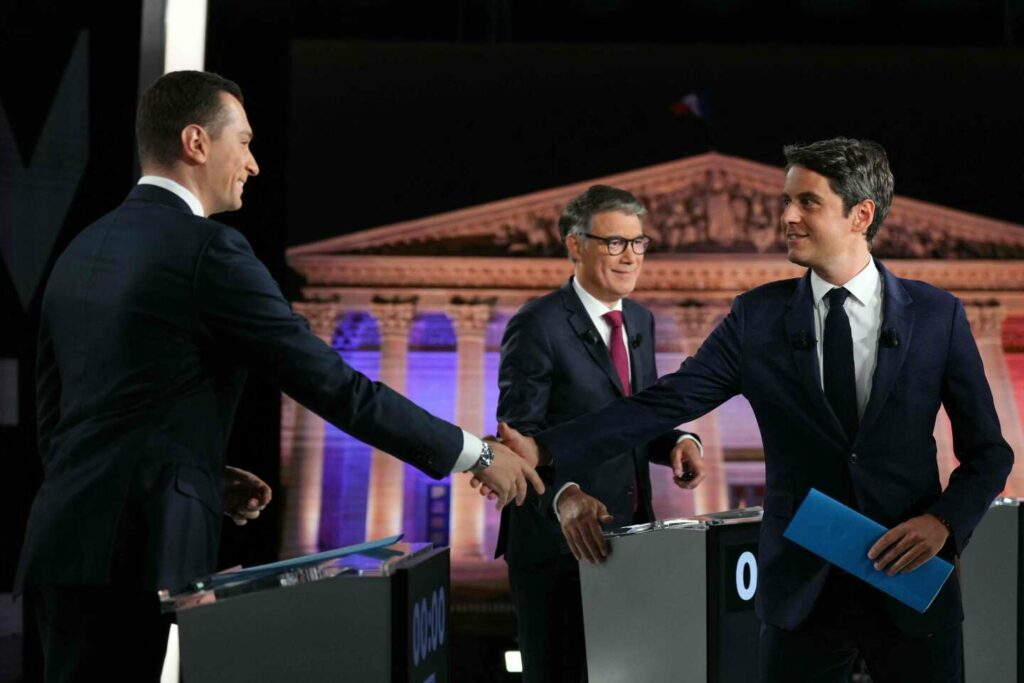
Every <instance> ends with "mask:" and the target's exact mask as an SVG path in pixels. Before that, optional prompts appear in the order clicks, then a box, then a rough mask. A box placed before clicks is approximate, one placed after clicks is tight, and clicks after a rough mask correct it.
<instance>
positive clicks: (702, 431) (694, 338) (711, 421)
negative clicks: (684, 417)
mask: <svg viewBox="0 0 1024 683" xmlns="http://www.w3.org/2000/svg"><path fill="white" fill-rule="evenodd" d="M727 312H728V308H727V307H725V306H720V305H716V304H712V305H708V304H704V303H694V304H686V305H683V306H679V307H678V308H677V309H676V310H675V311H674V313H675V317H676V326H677V327H678V328H679V332H680V343H681V345H682V351H683V353H685V354H687V355H693V354H694V353H696V352H697V349H698V348H699V347H700V345H701V344H702V343H704V340H705V339H707V337H708V335H709V334H711V331H712V330H713V329H714V328H715V324H716V323H717V322H718V319H719V318H720V317H721V316H723V315H724V314H725V313H727ZM687 431H691V432H696V433H697V434H699V435H700V438H701V443H702V444H703V446H704V471H705V473H706V475H707V478H706V479H705V480H704V481H703V482H701V484H700V486H698V487H697V489H696V490H695V491H694V511H695V512H696V514H698V515H701V514H705V513H708V512H720V511H722V510H728V509H729V493H728V489H727V487H726V476H725V457H724V455H723V453H722V437H721V430H720V429H719V424H718V415H717V414H716V413H715V412H714V411H712V412H710V413H708V414H707V415H705V416H704V417H701V418H698V419H697V420H695V421H693V422H692V423H690V424H688V425H687Z"/></svg>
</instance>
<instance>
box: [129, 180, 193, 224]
mask: <svg viewBox="0 0 1024 683" xmlns="http://www.w3.org/2000/svg"><path fill="white" fill-rule="evenodd" d="M139 185H156V186H157V187H162V188H163V189H165V190H167V191H168V192H172V193H174V194H176V195H177V196H178V198H179V199H181V201H183V202H185V203H186V204H188V208H190V209H192V213H194V214H195V215H197V216H203V217H204V218H205V217H206V211H205V210H204V209H203V203H202V202H201V201H199V197H197V196H195V195H194V194H192V191H191V190H189V189H188V188H187V187H185V186H184V185H182V184H181V183H179V182H177V181H175V180H171V179H170V178H165V177H163V176H160V175H144V176H142V177H141V178H139Z"/></svg>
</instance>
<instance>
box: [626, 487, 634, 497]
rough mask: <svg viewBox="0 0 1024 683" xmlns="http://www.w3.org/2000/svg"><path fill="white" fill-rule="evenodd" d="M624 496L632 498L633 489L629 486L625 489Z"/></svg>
mask: <svg viewBox="0 0 1024 683" xmlns="http://www.w3.org/2000/svg"><path fill="white" fill-rule="evenodd" d="M626 495H627V496H632V495H633V487H632V486H630V487H629V488H628V489H626Z"/></svg>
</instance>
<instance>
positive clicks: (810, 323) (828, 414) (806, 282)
mask: <svg viewBox="0 0 1024 683" xmlns="http://www.w3.org/2000/svg"><path fill="white" fill-rule="evenodd" d="M783 326H784V328H785V330H786V341H787V343H788V344H789V348H790V353H791V354H792V355H793V364H794V365H795V366H796V372H797V376H798V377H799V378H800V384H801V385H803V388H804V392H805V393H806V394H807V399H808V401H809V402H810V404H811V406H813V407H814V408H813V409H814V410H816V411H817V412H818V413H819V416H820V418H821V419H822V420H824V421H825V423H829V424H831V425H832V427H833V430H834V431H835V432H837V433H838V434H840V435H842V438H843V439H844V440H845V439H846V430H844V429H843V425H842V423H840V422H839V418H837V417H836V414H835V413H834V412H832V407H831V406H830V405H829V403H828V399H827V398H826V397H825V392H824V391H822V388H821V370H820V368H819V367H818V344H820V343H821V340H820V339H819V340H816V339H815V338H814V295H813V292H812V290H811V271H809V270H808V271H807V274H806V275H804V276H803V277H802V278H801V279H800V281H799V282H797V285H796V291H794V292H793V296H792V297H790V299H789V302H788V303H787V304H786V313H785V315H784V316H783Z"/></svg>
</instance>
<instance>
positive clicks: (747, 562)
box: [736, 550, 757, 600]
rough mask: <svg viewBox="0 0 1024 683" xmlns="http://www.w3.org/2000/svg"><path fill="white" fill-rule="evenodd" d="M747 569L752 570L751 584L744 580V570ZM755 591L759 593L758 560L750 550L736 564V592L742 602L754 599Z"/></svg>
mask: <svg viewBox="0 0 1024 683" xmlns="http://www.w3.org/2000/svg"><path fill="white" fill-rule="evenodd" d="M747 567H749V568H750V583H749V584H748V583H746V582H745V581H744V580H743V570H744V568H747ZM755 591H757V559H756V558H755V557H754V553H752V552H750V551H749V550H748V551H747V552H745V553H743V554H742V555H740V559H739V561H738V562H737V563H736V592H737V593H739V596H740V599H741V600H750V599H751V598H752V597H754V592H755Z"/></svg>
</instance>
